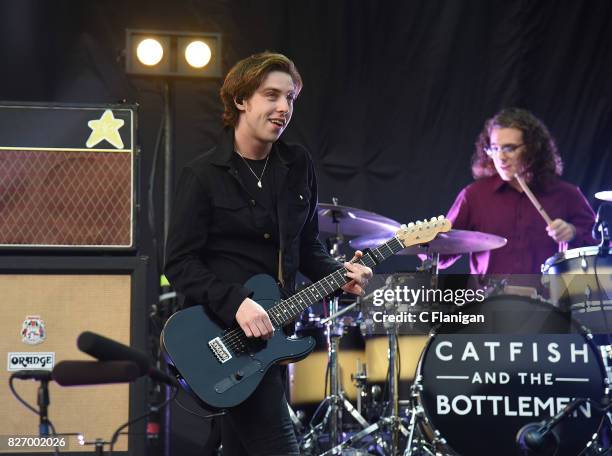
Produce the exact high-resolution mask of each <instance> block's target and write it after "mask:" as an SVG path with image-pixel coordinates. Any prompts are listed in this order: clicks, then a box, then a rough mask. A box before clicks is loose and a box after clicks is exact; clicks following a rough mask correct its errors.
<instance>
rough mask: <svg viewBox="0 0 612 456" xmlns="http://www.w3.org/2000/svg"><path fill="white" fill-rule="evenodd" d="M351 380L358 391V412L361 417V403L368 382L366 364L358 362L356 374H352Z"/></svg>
mask: <svg viewBox="0 0 612 456" xmlns="http://www.w3.org/2000/svg"><path fill="white" fill-rule="evenodd" d="M351 380H352V381H353V383H354V384H355V388H356V389H357V412H358V413H359V414H360V415H361V401H362V396H363V395H364V391H365V389H366V382H367V380H368V372H367V367H366V364H365V363H362V362H361V361H359V360H357V369H356V371H355V373H354V374H351Z"/></svg>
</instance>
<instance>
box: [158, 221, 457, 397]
mask: <svg viewBox="0 0 612 456" xmlns="http://www.w3.org/2000/svg"><path fill="white" fill-rule="evenodd" d="M450 229H451V223H450V221H449V220H448V219H445V218H444V217H442V216H440V217H439V218H432V219H431V220H430V221H423V222H417V223H416V224H414V223H411V224H410V225H408V226H403V227H402V228H401V229H400V230H399V231H398V232H397V233H396V234H395V236H394V237H393V238H391V239H390V240H388V241H387V242H385V243H384V244H382V245H380V246H379V247H377V248H375V249H372V250H368V251H366V252H365V253H364V255H363V257H362V258H360V260H359V263H361V264H364V265H366V266H368V267H370V268H373V267H374V266H376V265H377V264H378V263H380V262H381V261H383V260H386V259H387V258H389V257H390V256H391V255H394V254H396V253H397V252H399V251H400V250H402V249H404V248H406V247H409V246H411V245H415V244H425V243H427V242H430V241H431V240H433V239H434V238H435V237H436V236H437V234H438V233H441V232H446V231H449V230H450ZM346 272H347V271H346V269H345V268H340V269H338V270H337V271H335V272H333V273H332V274H329V275H328V276H326V277H324V278H323V279H321V280H319V281H318V282H316V283H313V284H312V285H310V286H309V287H307V288H305V289H303V290H301V291H300V292H298V293H296V294H294V295H293V296H291V297H290V298H288V299H284V300H281V299H280V292H279V289H278V287H277V286H276V282H275V280H274V279H273V278H272V277H270V276H268V275H264V274H260V275H256V276H254V277H252V278H250V279H249V280H248V281H247V283H246V284H245V287H246V288H248V289H250V290H252V291H253V292H254V295H253V297H252V299H253V300H254V301H256V302H257V303H259V304H260V305H261V306H262V307H263V308H264V309H266V311H267V312H268V315H269V316H270V320H271V321H272V324H273V325H274V328H282V327H283V326H284V325H286V324H287V323H289V322H291V321H292V320H294V319H295V318H297V317H298V316H299V315H300V314H301V313H302V312H303V311H304V310H305V309H306V308H307V307H309V306H310V305H312V304H314V303H316V302H318V301H320V300H321V299H322V298H324V297H325V296H327V295H329V294H332V293H334V292H335V291H337V290H338V289H339V288H340V287H342V286H343V285H345V284H346V283H348V281H349V279H347V278H346V276H345V273H346ZM217 321H218V320H216V319H215V318H212V317H209V316H208V315H207V313H206V311H205V310H204V307H203V306H193V307H189V308H187V309H185V310H182V311H180V312H177V313H175V314H174V315H172V317H170V319H169V320H168V321H167V323H166V325H165V326H164V329H163V331H162V335H161V346H162V350H163V352H164V354H165V356H166V360H167V361H168V363H169V365H170V366H171V369H172V370H173V371H175V373H176V375H177V377H178V379H179V381H180V382H181V384H182V385H183V386H184V387H185V388H186V389H187V390H189V391H191V392H192V393H193V394H194V395H195V396H196V397H197V398H199V399H200V400H201V401H202V402H203V403H204V404H205V405H207V406H209V407H213V408H227V407H233V406H235V405H238V404H240V403H241V402H242V401H244V400H245V399H247V398H248V397H249V396H250V395H251V393H252V392H253V391H254V390H255V388H256V387H257V385H259V382H260V381H261V378H262V377H263V375H264V374H265V372H266V371H267V370H268V368H269V367H270V366H271V365H272V364H274V363H276V362H279V361H287V360H292V361H295V360H299V359H303V358H305V357H306V356H307V355H308V354H309V353H310V352H311V351H312V350H313V349H314V347H315V341H314V339H313V338H312V337H304V338H296V337H286V336H285V335H284V334H283V331H282V330H277V331H275V332H274V336H273V337H272V338H271V339H269V340H267V341H266V340H263V339H261V338H247V337H246V335H245V334H244V332H243V331H242V329H240V327H238V326H235V327H233V328H231V329H225V328H223V327H221V326H220V325H218V324H217V323H216V322H217Z"/></svg>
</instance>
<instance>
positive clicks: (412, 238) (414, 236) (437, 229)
mask: <svg viewBox="0 0 612 456" xmlns="http://www.w3.org/2000/svg"><path fill="white" fill-rule="evenodd" d="M451 227H452V223H451V221H450V220H449V219H447V218H446V217H444V216H443V215H441V216H439V217H432V218H431V220H429V221H427V220H423V221H420V220H419V221H417V222H416V223H409V224H408V225H402V227H401V228H400V230H399V231H398V232H397V233H395V237H396V238H397V239H398V240H399V241H400V242H401V243H402V245H403V246H404V248H406V247H410V246H411V245H416V244H425V243H427V242H430V241H433V240H434V239H435V238H436V236H437V235H438V233H446V232H447V231H450V229H451Z"/></svg>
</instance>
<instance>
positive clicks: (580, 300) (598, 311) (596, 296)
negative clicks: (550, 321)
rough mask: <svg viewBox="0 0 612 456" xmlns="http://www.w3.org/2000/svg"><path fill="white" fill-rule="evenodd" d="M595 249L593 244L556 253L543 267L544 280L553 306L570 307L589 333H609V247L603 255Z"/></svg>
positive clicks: (611, 324) (611, 305)
mask: <svg viewBox="0 0 612 456" xmlns="http://www.w3.org/2000/svg"><path fill="white" fill-rule="evenodd" d="M598 251H599V248H598V247H597V246H592V247H583V248H579V249H572V250H568V251H566V252H559V253H557V254H555V255H554V256H552V257H550V258H548V259H547V260H546V262H545V264H544V265H543V266H542V272H543V273H544V277H543V281H544V282H545V283H546V282H547V283H548V285H549V289H550V298H551V301H552V302H553V303H554V304H555V305H556V306H558V307H559V308H561V309H571V312H572V316H573V317H574V318H575V319H576V320H578V321H579V322H580V323H582V324H583V325H585V326H586V327H587V328H589V330H590V331H591V332H593V333H608V332H612V249H611V250H610V255H608V256H605V257H600V256H598V255H597V254H598ZM604 312H605V314H604ZM604 317H605V318H604ZM606 319H607V321H608V326H609V327H608V328H606Z"/></svg>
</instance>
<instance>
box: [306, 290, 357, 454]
mask: <svg viewBox="0 0 612 456" xmlns="http://www.w3.org/2000/svg"><path fill="white" fill-rule="evenodd" d="M338 301H339V299H338V298H337V297H336V298H332V299H330V300H329V313H330V315H329V317H328V318H326V319H325V320H324V321H325V324H326V326H327V330H326V333H327V343H328V366H329V370H330V383H331V387H330V395H329V396H327V397H325V399H323V402H322V403H321V405H319V407H322V406H324V405H327V410H326V412H325V416H324V417H323V420H322V421H321V422H320V423H319V424H317V425H316V426H315V427H313V428H312V429H311V430H310V432H308V433H307V434H305V435H304V438H303V439H302V442H301V444H300V446H301V448H302V449H304V450H308V449H312V448H313V447H315V446H316V442H317V441H318V437H319V436H320V435H321V434H322V433H323V430H324V429H325V428H327V427H329V435H330V443H331V445H332V446H334V447H335V446H336V445H337V444H338V443H339V442H340V438H341V437H342V433H341V430H342V411H343V409H344V410H346V411H347V412H348V413H349V414H350V415H351V416H352V417H353V418H354V419H355V420H356V421H357V422H358V423H359V424H360V425H361V426H362V427H364V428H366V427H367V426H369V423H368V422H367V421H366V420H365V418H363V416H361V414H360V413H359V412H358V411H357V410H356V409H355V407H353V405H352V404H351V403H350V402H349V401H348V399H346V398H345V397H344V393H343V392H342V390H341V388H340V377H339V370H338V348H339V343H340V337H342V334H343V332H344V328H343V324H342V323H340V324H338V323H337V317H338V315H339V314H342V313H344V312H345V311H346V310H347V309H344V310H343V311H341V312H338V311H337V309H338Z"/></svg>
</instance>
